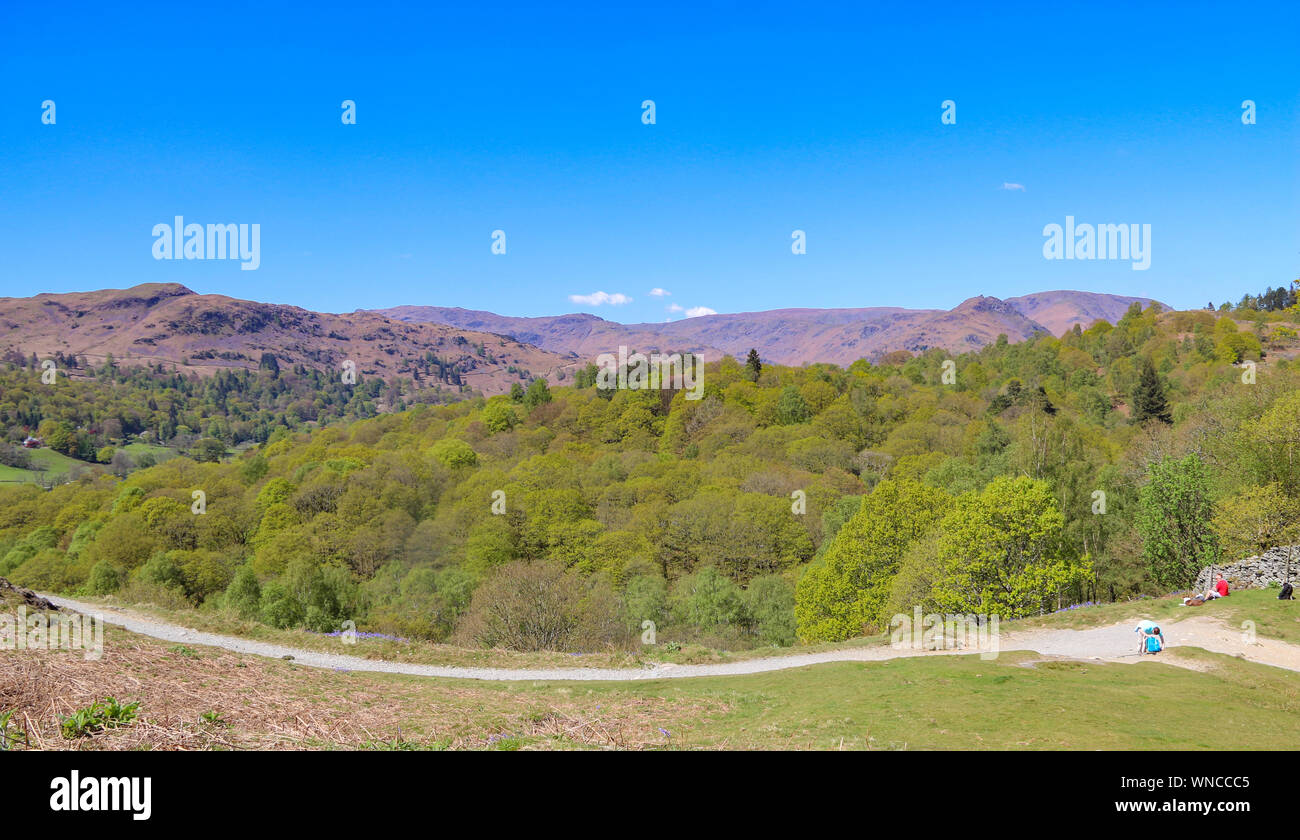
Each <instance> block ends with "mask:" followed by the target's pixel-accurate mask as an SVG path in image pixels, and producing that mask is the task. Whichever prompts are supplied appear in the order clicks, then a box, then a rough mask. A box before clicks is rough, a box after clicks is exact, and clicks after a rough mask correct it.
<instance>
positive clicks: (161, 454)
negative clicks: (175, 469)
mask: <svg viewBox="0 0 1300 840" xmlns="http://www.w3.org/2000/svg"><path fill="white" fill-rule="evenodd" d="M117 448H118V449H119V450H121V451H123V452H125V453H127V454H128V455H130V456H131V457H132V458H139V457H140V456H141V455H144V454H150V455H153V456H154V458H155V459H157V460H158V461H159V462H161V461H165V460H167V459H168V458H172V457H175V455H176V450H174V449H172V448H171V447H169V446H157V445H155V444H152V443H129V444H127V445H126V446H119V447H117ZM27 451H28V452H29V453H30V454H31V458H32V466H33V467H43V468H44V470H40V469H30V470H24V469H20V468H18V467H8V466H3V465H0V483H10V484H21V483H36V482H38V481H41V480H42V479H45V480H49V481H53V482H54V483H56V484H61V483H63V482H64V481H66V480H67V478H68V472H69V471H70V470H72V469H73V468H74V467H77V466H80V467H81V468H83V469H89V468H90V467H92V466H94V465H93V464H88V463H86V462H85V461H78V460H77V459H76V458H69V457H68V456H67V455H63V454H61V453H59V452H55V451H54V450H53V449H49V448H44V447H43V448H41V449H29V450H27Z"/></svg>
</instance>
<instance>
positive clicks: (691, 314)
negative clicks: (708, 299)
mask: <svg viewBox="0 0 1300 840" xmlns="http://www.w3.org/2000/svg"><path fill="white" fill-rule="evenodd" d="M717 314H718V312H717V310H716V309H710V308H709V307H707V306H692V307H691V308H690V309H688V310H686V317H687V318H698V317H700V316H701V315H717Z"/></svg>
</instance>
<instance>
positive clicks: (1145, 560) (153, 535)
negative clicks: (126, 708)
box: [0, 296, 1300, 651]
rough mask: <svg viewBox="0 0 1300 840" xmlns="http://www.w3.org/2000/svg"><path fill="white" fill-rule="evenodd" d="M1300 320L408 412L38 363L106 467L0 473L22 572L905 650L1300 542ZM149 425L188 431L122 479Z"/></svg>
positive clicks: (1070, 338)
mask: <svg viewBox="0 0 1300 840" xmlns="http://www.w3.org/2000/svg"><path fill="white" fill-rule="evenodd" d="M1254 300H1255V299H1253V298H1252V301H1254ZM1259 300H1261V301H1262V300H1263V296H1261V298H1260V299H1259ZM1282 302H1283V303H1287V301H1282ZM1295 319H1296V312H1295V306H1294V302H1293V301H1291V302H1290V306H1289V308H1285V309H1283V308H1274V309H1271V310H1270V309H1269V308H1268V307H1267V306H1258V305H1252V306H1249V307H1246V306H1239V307H1237V308H1236V309H1235V310H1233V309H1232V308H1230V307H1227V306H1226V305H1225V307H1224V308H1223V309H1221V310H1219V311H1215V310H1202V311H1188V312H1164V313H1161V312H1158V311H1157V309H1156V308H1155V307H1152V308H1150V309H1147V310H1143V309H1141V308H1140V307H1139V306H1137V305H1135V306H1134V307H1133V308H1131V309H1130V310H1129V311H1128V313H1127V314H1126V315H1125V316H1124V317H1123V318H1122V319H1120V320H1119V322H1118V323H1117V324H1114V325H1112V324H1108V323H1105V322H1097V323H1095V324H1094V325H1092V326H1091V327H1090V328H1088V329H1080V328H1078V327H1076V328H1075V329H1074V330H1073V331H1071V332H1069V333H1067V334H1066V335H1065V336H1063V337H1060V338H1056V337H1051V336H1048V335H1039V336H1037V337H1035V338H1033V339H1031V340H1029V341H1025V342H1023V343H1016V344H1012V343H1008V342H1007V341H1006V340H1005V337H1003V338H1002V339H1000V340H999V341H997V342H996V343H995V344H993V345H990V346H988V347H985V348H984V349H982V350H980V351H978V352H972V353H967V354H963V355H959V356H953V357H950V355H949V354H948V353H946V352H945V351H942V350H930V351H927V352H924V353H921V354H919V355H913V354H911V353H907V352H905V351H900V352H897V353H894V354H891V355H889V356H886V357H885V358H883V359H881V360H879V361H878V362H876V363H869V362H867V361H865V360H863V361H858V362H856V363H854V364H852V365H850V366H849V367H848V368H847V369H846V368H841V367H837V366H834V365H825V364H812V365H807V366H804V367H797V368H796V367H786V366H780V365H775V364H766V363H764V362H762V361H761V360H760V359H759V357H758V355H757V354H756V353H751V354H750V356H749V358H748V359H744V360H738V359H734V358H732V357H725V358H723V359H721V360H720V361H715V362H710V363H708V364H706V365H705V366H704V374H703V379H704V396H703V398H702V399H699V400H687V399H686V398H685V397H686V394H685V392H672V391H646V390H616V391H611V390H601V389H598V388H596V387H594V384H593V383H594V381H595V377H594V376H593V375H592V374H593V372H594V367H592V368H589V369H588V370H587V371H584V372H583V373H582V375H579V376H577V377H576V378H575V379H574V380H573V385H571V386H565V387H553V386H548V384H547V383H546V382H545V381H544V380H533V381H532V382H531V383H529V384H528V385H527V387H523V386H522V385H521V386H518V387H515V388H513V389H512V390H511V393H509V394H507V395H501V396H495V397H491V398H487V399H484V398H483V397H481V396H472V397H470V398H468V399H461V400H460V401H456V402H448V403H446V404H420V405H403V407H402V408H401V410H388V411H377V409H376V401H377V400H378V399H379V398H381V397H382V394H381V391H382V389H383V388H385V387H389V386H385V385H384V384H383V383H380V382H378V381H376V382H373V383H366V382H363V383H361V384H359V385H358V386H356V388H355V389H349V388H348V386H343V385H338V384H335V383H334V382H332V381H329V380H328V378H322V376H321V375H320V374H317V373H315V372H312V371H310V370H306V369H295V370H279V369H278V368H274V367H273V366H270V365H263V368H262V369H261V370H258V371H247V372H238V373H230V374H219V375H218V376H217V377H213V378H209V379H206V380H202V381H196V380H189V379H185V378H183V377H179V376H175V375H173V374H165V373H162V372H160V371H152V370H150V369H148V368H136V369H126V368H114V369H110V370H101V371H96V375H95V376H92V377H80V378H77V379H72V380H69V381H66V382H60V383H59V385H58V386H57V388H54V389H48V388H46V387H45V386H42V385H41V383H40V374H41V371H40V369H39V368H38V367H36V366H34V365H33V364H31V363H28V362H25V361H23V362H21V363H20V362H11V363H10V364H8V365H7V367H6V368H5V369H4V370H3V371H0V422H2V423H3V425H4V429H5V432H6V436H7V439H8V440H9V441H10V442H11V443H17V442H19V441H21V440H22V439H23V436H25V435H26V434H29V433H32V432H35V431H37V430H39V431H40V432H41V433H42V435H43V436H44V437H46V438H47V442H48V443H49V444H50V445H51V446H54V445H56V443H57V445H59V446H62V447H63V448H64V449H65V450H66V454H69V455H72V456H74V457H82V458H83V459H84V460H95V461H101V462H104V463H105V466H104V467H97V468H93V469H90V470H87V471H86V472H85V473H83V474H82V475H81V476H80V477H78V478H77V479H76V480H74V481H70V482H68V483H65V484H61V485H59V486H55V487H52V488H49V489H43V488H41V487H38V486H34V485H31V484H25V485H6V486H0V575H3V576H6V577H8V578H9V579H11V580H12V581H13V582H14V583H17V584H19V585H23V586H28V587H32V588H35V589H39V590H45V591H55V592H65V593H78V594H83V595H90V596H107V595H118V596H120V597H121V598H123V599H129V600H132V601H134V602H153V603H157V604H160V605H163V606H168V607H172V608H194V609H201V610H221V611H228V612H230V613H231V614H235V615H238V616H240V617H242V618H244V619H252V620H257V621H261V622H264V623H266V624H268V625H272V626H275V627H280V628H304V629H308V630H312V631H315V632H321V633H325V632H332V631H337V630H338V629H339V628H340V627H341V626H343V622H344V621H347V620H352V621H355V623H356V625H357V627H358V628H360V629H361V630H364V631H370V632H375V633H383V634H387V635H393V636H398V637H401V638H407V639H422V640H433V641H447V642H453V643H457V644H463V645H470V646H487V647H504V648H511V649H516V650H540V649H549V650H568V651H590V650H594V649H603V648H607V647H611V646H613V647H633V646H638V645H640V644H641V643H642V641H643V633H644V632H645V630H646V628H647V626H648V625H647V624H646V622H653V625H654V629H655V637H656V639H657V643H659V644H684V643H693V644H700V645H706V646H710V647H715V648H726V649H740V648H751V647H757V646H765V645H790V644H794V643H796V642H825V641H838V640H842V639H847V638H851V637H856V636H861V635H864V634H869V633H873V632H880V631H881V630H883V629H885V628H887V627H888V624H889V619H890V616H891V615H893V614H895V613H898V612H904V613H910V612H911V611H912V609H913V607H915V606H920V607H922V608H923V609H926V610H931V609H933V610H939V611H944V612H962V613H985V614H998V615H1000V616H1001V617H1002V618H1015V617H1023V616H1032V615H1040V614H1043V613H1047V612H1052V611H1055V610H1060V609H1065V608H1069V607H1071V606H1073V605H1077V604H1080V603H1088V602H1096V601H1113V600H1119V599H1126V598H1133V597H1138V596H1141V595H1144V594H1158V593H1166V592H1170V591H1175V590H1179V589H1186V588H1188V587H1190V585H1191V584H1192V582H1193V580H1194V579H1195V576H1196V574H1197V572H1198V571H1199V570H1200V569H1201V568H1203V567H1205V566H1207V565H1210V564H1216V563H1221V562H1226V561H1230V560H1233V559H1236V558H1239V557H1243V556H1247V555H1249V554H1252V553H1257V552H1258V551H1260V550H1261V549H1263V548H1266V547H1269V546H1271V545H1277V544H1283V543H1285V542H1287V541H1300V535H1298V534H1296V533H1295V528H1296V527H1297V522H1298V521H1300V511H1298V509H1297V505H1298V503H1300V387H1298V386H1300V364H1298V363H1297V362H1295V361H1293V357H1294V356H1295V354H1296V352H1297V344H1298V342H1297V338H1296V330H1295V324H1294V321H1295ZM106 382H112V383H115V386H114V387H105V383H106ZM396 396H399V395H394V397H395V398H394V399H392V400H389V401H388V404H389V405H390V406H393V407H397V406H398V405H399V404H401V400H400V399H396ZM449 398H450V395H449ZM145 434H152V435H153V436H155V437H154V439H156V440H159V441H161V442H166V441H168V440H174V439H175V438H176V436H177V435H188V436H189V439H188V440H187V445H188V444H190V443H193V444H194V445H193V446H191V450H190V451H188V454H184V455H181V456H179V457H173V458H170V459H168V460H165V461H163V462H160V463H157V464H154V465H152V466H150V465H148V464H119V465H118V466H119V467H120V468H119V469H116V470H114V469H112V468H111V467H112V464H111V460H112V457H113V454H114V453H112V452H109V453H107V458H108V460H107V461H105V460H104V455H105V453H104V452H103V450H104V448H106V447H107V448H112V447H113V446H115V445H119V446H120V445H122V444H123V443H125V442H126V441H128V440H130V439H135V438H136V437H138V436H140V435H145ZM203 438H206V439H210V440H214V441H217V444H216V445H212V446H207V447H199V446H197V442H198V440H199V439H203ZM236 444H242V446H240V448H239V449H238V450H233V451H232V450H230V449H227V447H234V446H235V445H236ZM92 455H93V456H94V457H91V456H92Z"/></svg>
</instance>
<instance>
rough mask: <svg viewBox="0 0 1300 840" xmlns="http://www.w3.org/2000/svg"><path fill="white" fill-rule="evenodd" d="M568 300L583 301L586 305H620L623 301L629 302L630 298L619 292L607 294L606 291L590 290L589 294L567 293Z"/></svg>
mask: <svg viewBox="0 0 1300 840" xmlns="http://www.w3.org/2000/svg"><path fill="white" fill-rule="evenodd" d="M569 300H571V301H573V302H574V303H583V304H586V305H587V306H604V305H605V304H609V305H610V306H622V305H623V304H625V303H631V302H632V298H630V297H628V296H627V295H625V294H622V293H621V292H615V293H614V294H612V295H611V294H609V293H608V292H592V293H591V294H589V295H569Z"/></svg>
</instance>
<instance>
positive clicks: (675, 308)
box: [664, 303, 686, 312]
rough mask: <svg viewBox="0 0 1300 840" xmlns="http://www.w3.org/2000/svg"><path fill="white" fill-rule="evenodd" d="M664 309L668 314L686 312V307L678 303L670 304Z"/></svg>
mask: <svg viewBox="0 0 1300 840" xmlns="http://www.w3.org/2000/svg"><path fill="white" fill-rule="evenodd" d="M664 309H666V310H668V311H669V312H685V311H686V307H684V306H682V305H681V304H680V303H670V304H668V305H667V306H665V307H664Z"/></svg>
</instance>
